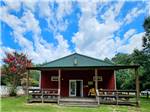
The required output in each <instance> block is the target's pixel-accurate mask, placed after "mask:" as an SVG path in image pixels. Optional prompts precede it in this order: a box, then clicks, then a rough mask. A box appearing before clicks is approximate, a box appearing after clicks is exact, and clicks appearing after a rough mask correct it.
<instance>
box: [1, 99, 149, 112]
mask: <svg viewBox="0 0 150 112" xmlns="http://www.w3.org/2000/svg"><path fill="white" fill-rule="evenodd" d="M1 109H2V111H1V112H150V99H146V98H141V105H140V107H139V108H137V107H134V106H115V105H101V106H99V107H96V108H87V107H64V106H58V105H57V104H50V103H45V104H42V103H32V104H27V103H26V99H25V97H7V98H2V99H1Z"/></svg>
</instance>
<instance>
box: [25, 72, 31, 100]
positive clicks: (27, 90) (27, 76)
mask: <svg viewBox="0 0 150 112" xmlns="http://www.w3.org/2000/svg"><path fill="white" fill-rule="evenodd" d="M29 74H30V70H28V71H27V75H26V78H27V79H26V96H27V100H28V99H29Z"/></svg>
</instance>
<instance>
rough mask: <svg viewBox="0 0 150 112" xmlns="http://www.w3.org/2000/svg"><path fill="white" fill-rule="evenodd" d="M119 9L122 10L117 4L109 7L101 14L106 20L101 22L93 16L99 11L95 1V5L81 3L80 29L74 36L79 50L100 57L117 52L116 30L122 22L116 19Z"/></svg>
mask: <svg viewBox="0 0 150 112" xmlns="http://www.w3.org/2000/svg"><path fill="white" fill-rule="evenodd" d="M119 4H120V3H119ZM122 6H123V3H122ZM117 9H118V10H121V7H118V5H115V6H111V7H110V8H108V9H107V11H106V12H105V13H104V14H103V15H102V16H101V17H102V18H103V19H104V20H105V21H104V22H103V23H100V22H99V21H98V20H97V19H96V16H93V15H95V14H96V11H97V5H95V3H94V5H93V4H91V3H90V5H89V3H85V2H84V4H83V5H82V4H81V10H82V16H81V17H80V20H79V31H78V32H77V33H76V34H75V35H74V37H73V38H72V42H73V43H74V44H75V45H76V48H75V49H76V51H77V52H81V53H84V54H87V55H91V56H94V57H98V58H105V57H106V56H107V57H112V56H113V55H114V54H115V42H114V40H113V37H114V32H115V31H117V30H119V28H120V26H121V23H120V22H117V21H116V20H115V18H116V16H117V15H118V13H119V11H117ZM114 10H115V11H114Z"/></svg>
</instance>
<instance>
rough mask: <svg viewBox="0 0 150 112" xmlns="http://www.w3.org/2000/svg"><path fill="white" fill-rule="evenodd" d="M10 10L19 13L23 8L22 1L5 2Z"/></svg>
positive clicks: (8, 0) (6, 0)
mask: <svg viewBox="0 0 150 112" xmlns="http://www.w3.org/2000/svg"><path fill="white" fill-rule="evenodd" d="M4 3H5V4H6V5H7V7H8V9H9V10H15V11H19V10H20V7H21V2H20V0H4Z"/></svg>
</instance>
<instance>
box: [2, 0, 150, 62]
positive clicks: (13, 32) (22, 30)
mask: <svg viewBox="0 0 150 112" xmlns="http://www.w3.org/2000/svg"><path fill="white" fill-rule="evenodd" d="M0 3H1V4H0V26H1V28H0V32H1V33H0V37H1V38H0V48H1V49H0V60H2V59H3V58H4V57H5V52H13V51H17V52H23V53H25V54H26V55H27V56H28V58H29V59H31V60H32V62H33V63H35V64H41V63H44V62H49V61H52V60H54V59H57V58H60V57H63V56H66V55H69V54H72V53H75V52H77V53H80V54H84V55H87V56H91V57H95V58H98V59H105V58H106V57H107V58H109V59H111V58H112V57H114V56H115V54H117V53H129V54H130V53H132V52H133V50H134V49H139V50H141V49H142V36H143V35H144V29H143V22H144V19H145V18H146V17H148V16H149V15H150V2H148V1H135V0H134V1H123V0H122V1H117V0H115V1H110V0H109V1H107V0H82V1H81V0H73V1H71V0H1V1H0ZM0 62H2V61H0Z"/></svg>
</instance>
